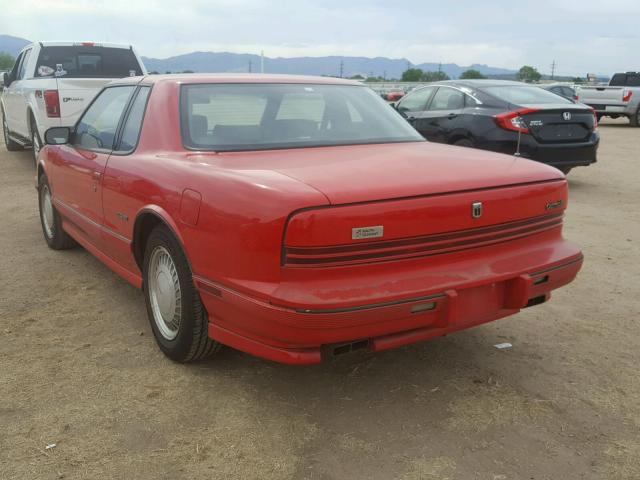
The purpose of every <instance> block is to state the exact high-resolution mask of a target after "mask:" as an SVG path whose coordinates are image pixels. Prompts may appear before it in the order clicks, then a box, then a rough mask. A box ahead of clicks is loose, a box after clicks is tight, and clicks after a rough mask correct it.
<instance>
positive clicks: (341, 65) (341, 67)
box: [340, 60, 344, 78]
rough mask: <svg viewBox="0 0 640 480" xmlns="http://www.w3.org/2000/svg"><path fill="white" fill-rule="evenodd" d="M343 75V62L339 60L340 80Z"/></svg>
mask: <svg viewBox="0 0 640 480" xmlns="http://www.w3.org/2000/svg"><path fill="white" fill-rule="evenodd" d="M343 74H344V61H342V60H340V78H342V75H343Z"/></svg>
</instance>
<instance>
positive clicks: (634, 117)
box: [629, 106, 640, 127]
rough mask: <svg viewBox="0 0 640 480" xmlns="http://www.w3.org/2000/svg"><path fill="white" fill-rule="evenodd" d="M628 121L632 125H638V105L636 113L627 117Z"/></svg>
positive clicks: (639, 107) (639, 110)
mask: <svg viewBox="0 0 640 480" xmlns="http://www.w3.org/2000/svg"><path fill="white" fill-rule="evenodd" d="M629 123H630V124H631V126H632V127H640V106H638V110H636V113H635V114H633V115H631V117H630V118H629Z"/></svg>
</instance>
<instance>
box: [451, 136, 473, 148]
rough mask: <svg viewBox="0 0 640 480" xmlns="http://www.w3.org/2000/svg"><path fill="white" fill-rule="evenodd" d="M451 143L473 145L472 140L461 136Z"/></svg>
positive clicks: (469, 146)
mask: <svg viewBox="0 0 640 480" xmlns="http://www.w3.org/2000/svg"><path fill="white" fill-rule="evenodd" d="M453 144H454V145H455V146H457V147H467V148H473V147H474V145H473V142H472V141H471V140H469V139H468V138H461V139H460V140H456V141H455V142H453Z"/></svg>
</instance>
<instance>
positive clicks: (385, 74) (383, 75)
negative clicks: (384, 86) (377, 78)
mask: <svg viewBox="0 0 640 480" xmlns="http://www.w3.org/2000/svg"><path fill="white" fill-rule="evenodd" d="M386 79H387V71H386V70H385V71H383V72H382V80H386Z"/></svg>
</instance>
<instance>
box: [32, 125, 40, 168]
mask: <svg viewBox="0 0 640 480" xmlns="http://www.w3.org/2000/svg"><path fill="white" fill-rule="evenodd" d="M30 122H31V150H32V151H33V160H34V162H35V164H36V165H38V154H39V153H40V149H41V148H42V140H40V134H39V133H38V126H37V125H36V121H35V119H34V118H33V115H31V120H30Z"/></svg>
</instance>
